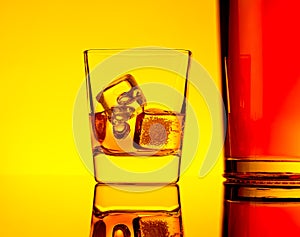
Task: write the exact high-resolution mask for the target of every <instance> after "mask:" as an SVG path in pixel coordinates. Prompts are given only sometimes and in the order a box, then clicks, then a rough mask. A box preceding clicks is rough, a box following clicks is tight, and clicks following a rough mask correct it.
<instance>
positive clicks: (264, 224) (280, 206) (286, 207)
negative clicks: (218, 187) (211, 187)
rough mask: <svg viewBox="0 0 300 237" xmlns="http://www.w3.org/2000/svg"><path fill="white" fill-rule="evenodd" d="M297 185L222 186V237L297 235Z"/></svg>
mask: <svg viewBox="0 0 300 237" xmlns="http://www.w3.org/2000/svg"><path fill="white" fill-rule="evenodd" d="M299 197H300V185H294V186H292V185H290V186H289V187H286V186H281V184H280V183H279V182H277V183H276V182H274V183H270V184H269V185H266V183H265V184H264V185H260V184H256V185H251V184H243V185H240V184H234V183H229V182H227V183H225V198H224V223H223V237H260V236H262V237H283V236H284V237H293V236H300V198H299Z"/></svg>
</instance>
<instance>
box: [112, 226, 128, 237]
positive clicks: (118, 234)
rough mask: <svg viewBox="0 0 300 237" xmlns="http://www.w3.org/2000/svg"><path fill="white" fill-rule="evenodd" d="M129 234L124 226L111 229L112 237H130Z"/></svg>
mask: <svg viewBox="0 0 300 237" xmlns="http://www.w3.org/2000/svg"><path fill="white" fill-rule="evenodd" d="M130 236H131V233H130V230H129V228H128V227H127V226H126V225H124V224H118V225H115V226H114V228H113V234H112V237H130Z"/></svg>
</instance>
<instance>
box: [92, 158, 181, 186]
mask: <svg viewBox="0 0 300 237" xmlns="http://www.w3.org/2000/svg"><path fill="white" fill-rule="evenodd" d="M179 167H180V157H179V156H176V155H169V156H157V157H155V156H153V157H145V156H141V157H139V156H109V155H106V154H103V153H100V154H97V155H95V156H94V173H95V179H96V181H97V182H99V183H107V184H125V183H127V184H174V183H176V182H177V181H178V180H179Z"/></svg>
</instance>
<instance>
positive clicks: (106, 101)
mask: <svg viewBox="0 0 300 237" xmlns="http://www.w3.org/2000/svg"><path fill="white" fill-rule="evenodd" d="M141 98H143V99H141ZM96 99H97V101H98V102H99V103H101V104H102V106H103V108H104V110H105V111H107V112H110V111H111V108H112V107H115V106H118V105H129V104H133V103H134V102H135V101H137V103H138V104H139V105H142V103H141V102H143V103H145V102H146V100H145V97H144V95H143V93H142V91H141V89H140V88H139V86H138V84H137V82H136V80H135V79H134V77H133V76H132V75H130V74H126V75H124V76H122V77H120V78H118V79H116V80H114V81H113V82H111V83H110V84H109V85H108V86H107V87H106V88H104V89H103V90H102V91H101V92H100V93H99V94H98V95H97V96H96Z"/></svg>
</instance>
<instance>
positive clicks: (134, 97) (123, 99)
mask: <svg viewBox="0 0 300 237" xmlns="http://www.w3.org/2000/svg"><path fill="white" fill-rule="evenodd" d="M134 101H136V102H137V103H138V104H139V105H142V106H143V105H145V103H146V98H145V96H144V94H143V92H142V90H141V89H140V88H139V87H133V88H132V89H131V90H130V91H128V92H124V93H122V94H121V95H120V96H119V97H118V98H117V102H118V104H120V105H129V104H132V103H133V102H134Z"/></svg>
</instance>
